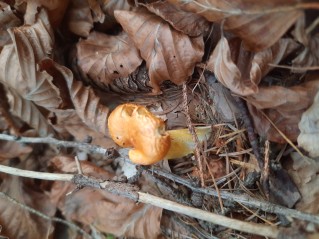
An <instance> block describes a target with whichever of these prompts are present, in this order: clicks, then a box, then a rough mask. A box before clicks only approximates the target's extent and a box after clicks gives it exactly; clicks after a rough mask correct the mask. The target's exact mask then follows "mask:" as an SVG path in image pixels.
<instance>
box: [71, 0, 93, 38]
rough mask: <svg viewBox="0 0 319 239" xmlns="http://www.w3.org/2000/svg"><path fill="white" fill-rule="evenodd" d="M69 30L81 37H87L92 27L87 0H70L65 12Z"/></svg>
mask: <svg viewBox="0 0 319 239" xmlns="http://www.w3.org/2000/svg"><path fill="white" fill-rule="evenodd" d="M66 16H67V20H66V22H67V25H68V28H69V30H70V31H71V32H72V33H74V34H76V35H78V36H81V37H87V36H88V35H89V34H90V31H91V29H92V28H93V17H92V13H91V9H90V5H89V3H88V1H87V0H71V2H70V6H69V8H68V10H67V12H66Z"/></svg>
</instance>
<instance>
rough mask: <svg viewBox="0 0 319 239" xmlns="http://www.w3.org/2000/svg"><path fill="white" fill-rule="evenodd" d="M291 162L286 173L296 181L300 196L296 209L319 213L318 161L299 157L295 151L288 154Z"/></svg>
mask: <svg viewBox="0 0 319 239" xmlns="http://www.w3.org/2000/svg"><path fill="white" fill-rule="evenodd" d="M290 156H291V158H292V164H291V166H290V167H289V170H288V173H289V174H290V175H291V177H292V179H293V180H294V182H295V183H296V185H297V187H298V190H299V192H300V193H301V195H302V197H301V200H300V201H299V202H298V203H297V204H296V209H297V210H300V211H302V212H307V213H311V214H314V215H316V214H318V213H319V190H318V184H319V164H318V161H316V160H314V159H311V158H308V157H301V156H300V155H299V154H298V153H297V152H294V153H291V154H290Z"/></svg>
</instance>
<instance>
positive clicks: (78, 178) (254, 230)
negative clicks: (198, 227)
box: [0, 165, 280, 238]
mask: <svg viewBox="0 0 319 239" xmlns="http://www.w3.org/2000/svg"><path fill="white" fill-rule="evenodd" d="M0 166H2V165H0ZM1 169H3V168H2V167H0V171H1ZM22 171H24V170H22ZM5 172H8V170H6V171H5ZM10 172H11V174H13V172H16V171H15V170H11V171H10ZM19 172H20V173H19V175H21V176H22V175H24V176H26V175H29V172H30V171H27V172H25V173H21V170H20V171H19ZM33 174H34V175H37V176H39V177H38V178H39V179H43V178H45V177H47V173H40V172H33ZM19 175H17V176H19ZM29 176H30V175H29ZM58 176H61V175H60V174H56V175H55V176H51V177H48V178H50V179H51V178H58ZM69 176H70V174H68V175H67V177H63V178H60V181H67V182H73V183H76V184H77V185H80V186H90V187H95V188H99V189H105V190H107V191H109V192H111V193H115V194H119V195H121V196H125V197H128V198H131V199H132V194H130V193H128V192H129V191H130V190H131V191H132V193H133V194H134V190H136V187H134V186H131V185H127V184H124V183H116V182H109V181H104V182H101V180H98V179H94V178H89V177H86V176H84V175H80V174H77V175H74V176H73V177H72V179H71V180H70V178H69ZM32 178H34V176H33V177H32ZM125 185H126V188H125ZM136 196H137V197H136V199H137V200H136V201H137V202H141V203H147V204H150V205H153V206H157V207H161V208H164V209H167V210H170V211H173V212H178V213H181V214H184V215H187V216H190V217H194V218H197V219H200V220H204V221H207V222H211V223H214V224H217V225H221V226H225V227H227V228H231V229H234V230H238V231H242V232H246V233H251V234H256V235H261V236H267V237H270V238H277V236H278V235H279V233H280V230H279V227H272V226H268V225H262V224H257V223H251V222H245V221H240V220H236V219H232V218H228V217H225V216H221V215H218V214H214V213H211V212H207V211H203V210H200V209H197V208H193V207H189V206H185V205H182V204H179V203H176V202H173V201H170V200H166V199H163V198H160V197H157V196H153V195H150V194H147V193H143V192H136ZM133 199H134V197H133Z"/></svg>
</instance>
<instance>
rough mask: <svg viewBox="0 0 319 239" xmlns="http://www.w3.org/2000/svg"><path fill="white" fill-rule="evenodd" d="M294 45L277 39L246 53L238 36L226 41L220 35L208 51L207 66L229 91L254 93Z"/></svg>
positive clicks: (286, 40)
mask: <svg viewBox="0 0 319 239" xmlns="http://www.w3.org/2000/svg"><path fill="white" fill-rule="evenodd" d="M297 46H298V44H297V43H296V42H295V41H293V40H292V39H280V40H279V41H278V42H277V43H276V44H274V45H273V46H272V47H270V48H268V49H266V50H263V51H260V52H257V53H253V52H248V51H246V50H245V49H244V48H243V46H242V41H241V40H240V39H238V38H233V39H230V40H229V41H228V40H227V39H226V38H225V37H224V36H222V38H221V39H220V40H219V42H218V44H217V46H216V47H215V49H214V51H213V53H212V54H211V56H210V58H209V60H208V63H207V69H208V70H210V71H212V72H214V74H215V75H216V78H217V79H218V80H219V81H220V82H221V83H222V84H223V85H224V86H226V87H227V88H229V89H230V90H231V91H232V92H234V93H236V94H238V95H242V96H247V95H252V94H255V93H257V92H258V84H259V83H260V81H261V79H262V77H264V76H265V75H266V74H267V73H268V72H269V71H270V70H271V69H272V68H273V67H271V66H269V65H268V64H269V63H272V64H278V63H279V62H280V61H281V60H282V59H284V58H285V57H286V56H287V55H288V54H289V53H291V52H292V51H293V50H294V49H296V48H297Z"/></svg>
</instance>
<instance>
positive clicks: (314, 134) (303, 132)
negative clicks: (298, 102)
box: [298, 93, 319, 157]
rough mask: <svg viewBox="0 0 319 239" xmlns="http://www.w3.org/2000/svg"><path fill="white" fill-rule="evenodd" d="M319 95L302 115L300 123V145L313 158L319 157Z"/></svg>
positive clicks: (318, 94)
mask: <svg viewBox="0 0 319 239" xmlns="http://www.w3.org/2000/svg"><path fill="white" fill-rule="evenodd" d="M318 121H319V93H317V94H316V96H315V99H314V102H313V104H312V105H311V106H310V107H309V108H308V109H307V110H306V111H305V112H304V113H303V114H302V117H301V120H300V122H299V129H300V135H299V136H298V145H299V146H300V147H302V148H304V149H305V150H307V151H308V152H309V155H310V156H311V157H319V147H318V142H319V125H318Z"/></svg>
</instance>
